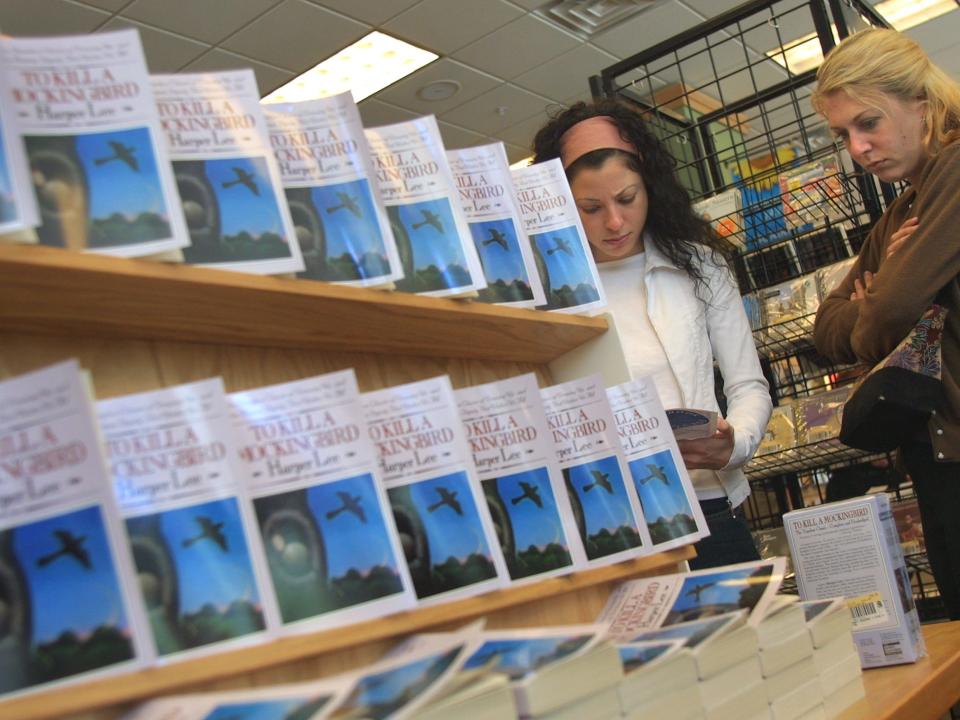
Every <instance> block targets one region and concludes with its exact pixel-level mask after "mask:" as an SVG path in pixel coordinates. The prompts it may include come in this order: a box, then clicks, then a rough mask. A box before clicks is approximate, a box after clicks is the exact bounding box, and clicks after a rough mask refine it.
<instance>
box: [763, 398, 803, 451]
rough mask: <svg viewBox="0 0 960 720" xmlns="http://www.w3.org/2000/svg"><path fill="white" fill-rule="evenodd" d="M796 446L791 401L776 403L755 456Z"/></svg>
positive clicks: (795, 426)
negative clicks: (781, 403) (783, 403)
mask: <svg viewBox="0 0 960 720" xmlns="http://www.w3.org/2000/svg"><path fill="white" fill-rule="evenodd" d="M796 446H797V425H796V419H795V417H794V407H793V403H787V404H785V405H776V406H774V408H773V412H771V414H770V420H769V421H768V422H767V428H766V430H764V432H763V437H762V438H761V439H760V445H759V446H758V447H757V452H756V455H757V456H761V455H768V454H770V453H779V452H784V451H785V450H789V449H791V448H794V447H796Z"/></svg>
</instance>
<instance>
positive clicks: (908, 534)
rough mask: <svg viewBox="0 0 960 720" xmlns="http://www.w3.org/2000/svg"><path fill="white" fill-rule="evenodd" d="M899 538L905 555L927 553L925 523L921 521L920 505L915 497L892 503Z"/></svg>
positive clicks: (891, 507)
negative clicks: (924, 533) (924, 535)
mask: <svg viewBox="0 0 960 720" xmlns="http://www.w3.org/2000/svg"><path fill="white" fill-rule="evenodd" d="M890 509H891V510H892V511H893V521H894V524H895V525H896V527H897V536H898V537H899V539H900V547H902V548H903V554H904V555H916V554H918V553H922V552H925V551H926V549H927V543H926V541H925V540H924V538H923V523H922V522H921V520H920V505H919V503H918V502H917V499H916V498H915V497H912V498H908V499H906V500H897V501H896V502H892V503H890Z"/></svg>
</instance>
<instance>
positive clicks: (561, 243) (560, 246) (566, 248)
mask: <svg viewBox="0 0 960 720" xmlns="http://www.w3.org/2000/svg"><path fill="white" fill-rule="evenodd" d="M553 241H554V242H555V243H556V245H554V246H553V247H552V248H550V249H549V250H547V255H553V254H554V253H555V252H559V251H561V250H562V251H563V252H565V253H566V254H567V255H573V250H571V249H570V243H569V242H567V241H566V240H564V239H563V238H562V237H555V238H553Z"/></svg>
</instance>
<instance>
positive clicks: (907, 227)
mask: <svg viewBox="0 0 960 720" xmlns="http://www.w3.org/2000/svg"><path fill="white" fill-rule="evenodd" d="M919 224H920V218H916V217H912V218H907V219H906V220H904V221H903V225H901V226H900V229H899V230H897V231H896V232H895V233H894V234H893V235H891V236H890V242H889V243H887V254H886V259H887V260H889V259H890V257H891V256H892V255H893V254H894V253H896V252H897V250H899V249H900V248H901V247H903V243H905V242H906V241H907V238H909V237H910V236H911V235H913V231H914V230H916V229H917V226H918V225H919Z"/></svg>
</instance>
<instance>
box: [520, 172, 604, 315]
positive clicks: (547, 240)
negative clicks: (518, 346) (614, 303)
mask: <svg viewBox="0 0 960 720" xmlns="http://www.w3.org/2000/svg"><path fill="white" fill-rule="evenodd" d="M510 174H511V177H512V179H513V187H514V191H515V192H516V194H517V206H518V207H519V209H520V219H521V221H522V222H523V232H525V233H526V234H527V236H528V237H529V238H530V245H531V248H532V249H533V255H534V259H535V260H536V264H537V269H538V270H539V271H540V283H541V284H542V285H543V292H544V295H545V297H546V304H545V305H541V306H539V308H540V309H542V310H555V311H557V312H563V313H586V314H594V313H596V312H598V311H599V310H601V309H602V308H604V307H606V305H607V298H606V295H605V294H604V292H603V285H602V284H601V283H600V276H599V274H598V273H597V266H596V264H595V263H594V261H593V254H592V253H591V252H590V243H588V242H587V234H586V233H585V232H584V230H583V224H582V223H581V222H580V214H579V213H578V212H577V206H576V203H575V202H574V201H573V194H572V193H571V192H570V185H569V183H568V182H567V176H566V175H565V174H564V172H563V165H562V164H561V163H560V160H558V159H554V160H548V161H547V162H542V163H537V164H536V165H529V166H527V167H524V168H516V169H513V170H511V173H510Z"/></svg>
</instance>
